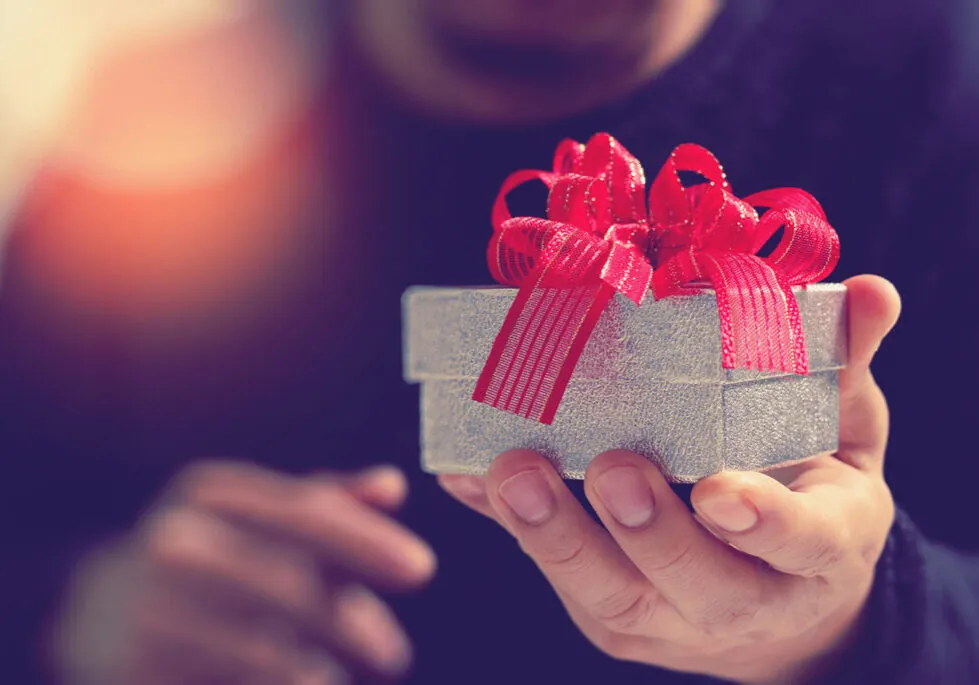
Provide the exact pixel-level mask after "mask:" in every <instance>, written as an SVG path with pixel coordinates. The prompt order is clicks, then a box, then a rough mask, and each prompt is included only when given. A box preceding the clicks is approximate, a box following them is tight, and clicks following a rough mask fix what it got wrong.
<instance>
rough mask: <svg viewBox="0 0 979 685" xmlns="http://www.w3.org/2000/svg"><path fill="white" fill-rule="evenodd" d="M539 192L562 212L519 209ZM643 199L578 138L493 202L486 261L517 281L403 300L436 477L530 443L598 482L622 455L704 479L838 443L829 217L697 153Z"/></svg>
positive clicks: (409, 373) (619, 168)
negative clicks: (528, 187)
mask: <svg viewBox="0 0 979 685" xmlns="http://www.w3.org/2000/svg"><path fill="white" fill-rule="evenodd" d="M691 176H693V177H699V178H700V179H701V180H700V182H696V183H693V184H689V185H688V184H687V182H686V179H688V178H690V177H691ZM528 181H541V182H542V183H543V184H544V185H545V186H546V187H547V189H548V196H547V213H546V217H533V216H518V217H514V216H512V215H511V214H510V210H509V207H508V205H507V202H506V197H507V195H508V193H509V192H510V191H511V190H513V189H514V188H516V187H517V186H520V185H522V184H524V183H526V182H528ZM645 192H646V183H645V176H644V172H643V169H642V166H641V165H640V163H639V162H638V160H636V159H635V158H634V157H633V156H632V155H631V154H629V152H628V151H627V150H626V149H625V148H624V147H623V146H622V145H621V144H620V143H619V142H618V141H616V140H615V139H614V138H612V137H611V136H609V135H608V134H597V135H595V136H594V137H592V139H591V140H590V141H589V142H588V144H587V145H582V144H580V143H577V142H575V141H571V140H566V141H564V142H562V143H561V144H560V145H559V146H558V149H557V151H556V153H555V156H554V162H553V170H552V171H538V170H529V169H527V170H520V171H516V172H514V173H512V174H511V175H510V176H509V177H508V178H507V179H506V180H505V181H504V182H503V186H502V188H501V189H500V192H499V194H498V196H497V200H496V202H495V204H494V206H493V209H492V217H491V223H492V225H493V229H494V232H493V236H492V238H491V239H490V242H489V248H488V251H487V257H488V264H489V268H490V272H491V274H492V275H493V277H494V278H495V280H496V281H497V282H498V283H500V284H501V285H503V286H513V287H504V288H498V287H493V288H454V289H453V288H442V289H437V288H436V289H432V288H415V289H411V290H409V291H408V292H407V293H406V295H405V300H404V321H405V341H404V343H405V376H406V378H407V380H408V381H409V382H417V383H421V386H422V387H421V393H422V401H421V413H422V462H423V465H424V467H425V468H426V469H427V470H429V471H432V472H439V473H468V474H479V473H483V472H484V471H485V469H486V468H487V466H488V465H489V463H490V462H491V461H492V460H493V458H494V457H495V456H497V455H498V454H500V453H501V452H504V451H506V450H509V449H514V448H529V449H533V450H536V451H538V452H541V453H543V454H544V455H545V456H547V457H549V458H551V459H552V460H553V461H554V463H555V465H556V466H557V467H558V469H559V470H560V472H561V473H562V474H563V475H564V476H565V477H568V478H582V477H583V475H584V472H585V469H586V468H587V466H588V463H589V461H590V460H591V459H592V458H594V457H595V456H596V455H598V454H600V453H601V452H604V451H607V450H610V449H616V448H624V449H630V450H633V451H636V452H639V453H640V454H644V455H646V456H647V457H649V458H650V459H653V460H655V461H656V462H658V463H659V465H660V467H661V468H662V470H663V472H664V473H665V475H666V476H667V477H668V478H670V479H672V480H674V481H683V482H692V481H696V480H698V479H699V478H702V477H704V476H708V475H711V474H713V473H717V472H719V471H723V470H764V469H768V468H771V467H775V466H779V465H787V464H790V463H793V462H798V461H801V460H803V459H806V458H809V457H811V456H813V455H815V454H818V453H821V452H826V451H830V450H835V449H836V447H837V440H838V435H837V433H838V390H837V388H838V374H839V370H840V369H841V368H842V367H843V364H844V361H845V360H844V355H845V349H846V326H845V323H846V313H845V305H846V292H845V288H844V287H843V286H841V285H815V284H817V283H818V282H819V281H821V280H823V279H824V278H825V277H826V276H827V275H828V274H829V273H830V272H831V271H832V270H833V268H834V267H835V265H836V263H837V261H838V260H839V238H838V236H837V234H836V231H835V230H834V229H833V228H832V226H830V225H829V223H828V221H827V219H826V215H825V213H824V211H823V209H822V207H821V206H820V204H819V203H818V202H817V201H816V199H815V198H814V197H813V196H812V195H810V194H809V193H807V192H805V191H804V190H801V189H799V188H775V189H772V190H767V191H762V192H759V193H754V194H752V195H749V196H747V197H745V198H740V197H738V196H736V195H735V194H734V192H733V190H732V188H731V185H730V183H729V182H728V180H727V175H726V173H725V172H724V170H723V168H722V167H721V165H720V163H719V162H718V161H717V159H716V158H715V157H714V156H713V155H712V154H711V153H710V152H709V151H708V150H706V149H705V148H702V147H700V146H697V145H692V144H685V145H681V146H679V147H677V148H676V149H675V150H674V151H673V153H672V154H671V155H670V158H669V159H668V160H667V162H666V164H664V165H663V167H662V168H661V169H660V171H659V173H658V174H657V176H656V178H655V179H654V181H653V183H652V184H651V186H650V189H649V196H648V202H647V199H646V197H645ZM758 208H763V211H762V213H759V211H758Z"/></svg>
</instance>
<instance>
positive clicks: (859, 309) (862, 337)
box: [839, 276, 901, 468]
mask: <svg viewBox="0 0 979 685" xmlns="http://www.w3.org/2000/svg"><path fill="white" fill-rule="evenodd" d="M844 285H845V286H846V288H847V308H848V324H849V343H848V349H847V366H846V368H845V369H844V370H843V371H841V372H840V455H839V456H840V457H841V458H842V459H843V460H844V461H847V462H850V463H852V464H853V465H854V466H857V467H858V468H865V467H867V466H868V465H869V464H868V462H870V463H873V464H875V465H880V464H881V463H882V459H883V454H884V446H885V444H886V442H887V430H888V414H887V403H886V402H885V400H884V396H883V394H882V393H881V391H880V388H878V387H877V384H876V383H875V382H874V378H873V375H872V374H871V372H870V363H871V362H872V361H873V358H874V355H875V354H876V353H877V350H878V348H879V347H880V344H881V342H882V341H883V340H884V337H885V336H886V335H887V334H888V333H889V332H890V331H891V329H892V328H894V325H895V324H896V323H897V319H898V316H899V314H900V312H901V298H900V296H899V295H898V292H897V289H896V288H895V287H894V286H893V285H892V284H891V283H890V282H889V281H886V280H884V279H883V278H880V277H878V276H856V277H854V278H851V279H849V280H848V281H846V282H845V283H844Z"/></svg>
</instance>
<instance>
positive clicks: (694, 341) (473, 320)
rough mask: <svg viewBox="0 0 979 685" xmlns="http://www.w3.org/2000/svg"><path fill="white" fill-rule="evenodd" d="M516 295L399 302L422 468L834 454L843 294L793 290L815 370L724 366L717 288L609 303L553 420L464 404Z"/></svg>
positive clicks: (690, 472)
mask: <svg viewBox="0 0 979 685" xmlns="http://www.w3.org/2000/svg"><path fill="white" fill-rule="evenodd" d="M516 293H517V291H516V289H513V288H498V287H487V288H413V289H411V290H409V291H408V292H407V293H406V294H405V297H404V302H403V304H404V322H405V326H404V332H405V340H404V350H405V377H406V379H407V380H408V381H409V382H413V383H419V384H420V385H421V454H422V465H423V467H424V468H425V470H427V471H429V472H432V473H463V474H482V473H484V472H485V471H486V468H487V467H488V466H489V464H490V462H491V461H492V460H493V458H494V457H496V456H497V455H498V454H500V453H501V452H504V451H506V450H509V449H515V448H528V449H532V450H535V451H537V452H540V453H542V454H544V455H545V456H547V457H548V458H549V459H551V460H552V462H553V463H554V464H555V466H556V467H557V468H558V470H559V471H560V472H561V474H562V475H563V476H564V477H566V478H583V477H584V472H585V469H586V468H587V467H588V463H589V462H590V461H591V460H592V459H593V458H594V457H595V456H597V455H598V454H601V453H602V452H604V451H607V450H610V449H617V448H624V449H630V450H633V451H635V452H638V453H639V454H643V455H645V456H647V457H648V458H650V459H652V460H654V461H656V462H657V463H658V464H659V465H660V467H661V468H662V470H663V472H664V474H665V475H666V476H667V477H668V478H670V479H671V480H673V481H677V482H694V481H696V480H698V479H700V478H702V477H704V476H708V475H711V474H713V473H717V472H719V471H725V470H735V471H742V470H763V469H766V468H770V467H773V466H779V465H785V464H790V463H793V462H797V461H800V460H802V459H806V458H808V457H811V456H813V455H815V454H818V453H821V452H826V451H829V450H835V449H836V448H837V440H838V427H837V426H838V421H837V417H838V386H837V380H838V373H839V370H840V369H841V368H842V367H843V366H844V364H845V355H846V326H845V322H846V311H845V309H846V289H845V288H844V287H843V286H841V285H836V284H817V285H812V286H808V287H806V288H795V289H794V294H795V297H796V301H797V302H798V305H799V311H800V313H801V315H802V322H803V327H804V330H805V335H806V341H807V344H808V351H809V373H808V374H807V375H799V374H793V373H777V372H764V371H755V370H747V369H725V368H723V367H722V365H721V358H722V354H721V335H720V327H719V318H718V310H717V305H716V299H715V295H714V293H713V291H710V290H705V291H704V292H703V293H702V294H700V295H696V296H688V297H682V298H668V299H663V300H659V301H653V300H647V301H645V302H644V303H643V304H642V305H641V306H638V307H637V306H636V305H634V304H633V303H632V302H630V301H628V300H626V299H625V298H624V297H623V296H621V295H619V296H617V297H615V298H613V299H612V301H611V302H610V303H609V305H608V306H607V307H606V309H605V310H604V312H603V313H602V315H601V317H600V318H599V320H598V323H597V324H596V326H595V329H594V331H593V332H592V335H591V337H590V339H589V341H588V343H587V345H586V346H585V349H584V351H583V353H582V355H581V358H580V359H579V360H578V363H577V366H576V367H575V372H574V374H573V376H572V378H571V380H570V381H569V383H568V386H567V390H566V392H565V395H564V398H563V400H562V402H561V405H560V407H559V408H558V410H557V412H556V414H555V417H554V420H553V422H552V423H551V424H549V425H548V424H543V423H540V422H536V421H531V420H528V419H526V418H524V417H521V416H518V415H516V414H513V413H508V412H502V411H499V410H498V409H496V408H494V407H491V406H488V405H486V404H483V403H479V402H474V401H473V400H472V393H473V387H474V385H475V383H476V380H477V377H478V376H479V375H480V372H481V370H482V368H483V365H484V363H485V361H486V359H487V356H488V355H489V353H490V349H491V347H492V345H493V342H494V339H495V337H496V336H497V334H498V332H499V331H500V328H501V326H502V324H503V321H504V319H505V317H506V315H507V312H508V311H509V309H510V307H511V305H512V304H513V301H514V298H515V296H516Z"/></svg>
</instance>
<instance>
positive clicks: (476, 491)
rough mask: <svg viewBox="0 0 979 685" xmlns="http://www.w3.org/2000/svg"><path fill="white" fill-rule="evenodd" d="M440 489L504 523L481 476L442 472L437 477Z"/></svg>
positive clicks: (474, 509)
mask: <svg viewBox="0 0 979 685" xmlns="http://www.w3.org/2000/svg"><path fill="white" fill-rule="evenodd" d="M438 483H439V485H441V486H442V489H443V490H445V491H446V492H447V493H449V494H450V495H451V496H452V497H453V498H455V499H456V500H458V501H459V502H461V503H462V504H464V505H466V506H467V507H469V508H470V509H472V510H473V511H475V512H477V513H480V514H482V515H483V516H486V517H487V518H491V519H493V520H494V521H496V522H497V523H499V524H500V525H502V526H504V527H505V526H506V523H505V521H504V520H503V519H501V518H500V517H499V516H498V515H497V513H496V510H495V509H493V505H492V504H491V503H490V501H489V496H488V495H487V494H486V479H485V478H483V477H481V476H463V475H455V474H443V475H440V476H439V477H438Z"/></svg>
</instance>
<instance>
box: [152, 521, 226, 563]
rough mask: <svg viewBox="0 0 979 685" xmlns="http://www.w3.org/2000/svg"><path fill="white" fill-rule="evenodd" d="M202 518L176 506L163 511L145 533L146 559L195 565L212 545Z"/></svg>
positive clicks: (156, 561)
mask: <svg viewBox="0 0 979 685" xmlns="http://www.w3.org/2000/svg"><path fill="white" fill-rule="evenodd" d="M202 524H203V521H202V520H201V517H200V516H198V515H196V514H194V513H192V512H190V511H187V510H182V509H176V510H173V511H169V512H166V513H163V514H160V515H159V516H158V517H157V518H156V520H154V521H153V522H152V523H151V524H150V526H149V528H148V530H147V531H146V534H145V536H144V550H145V554H146V556H147V558H148V559H149V560H150V561H151V562H154V563H156V564H159V565H163V566H178V567H183V566H194V565H196V564H197V563H198V562H199V561H200V560H201V558H202V557H203V556H204V555H206V554H207V552H208V550H210V549H212V548H213V544H212V542H213V541H212V539H211V535H210V534H209V531H208V527H207V526H206V525H202Z"/></svg>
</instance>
